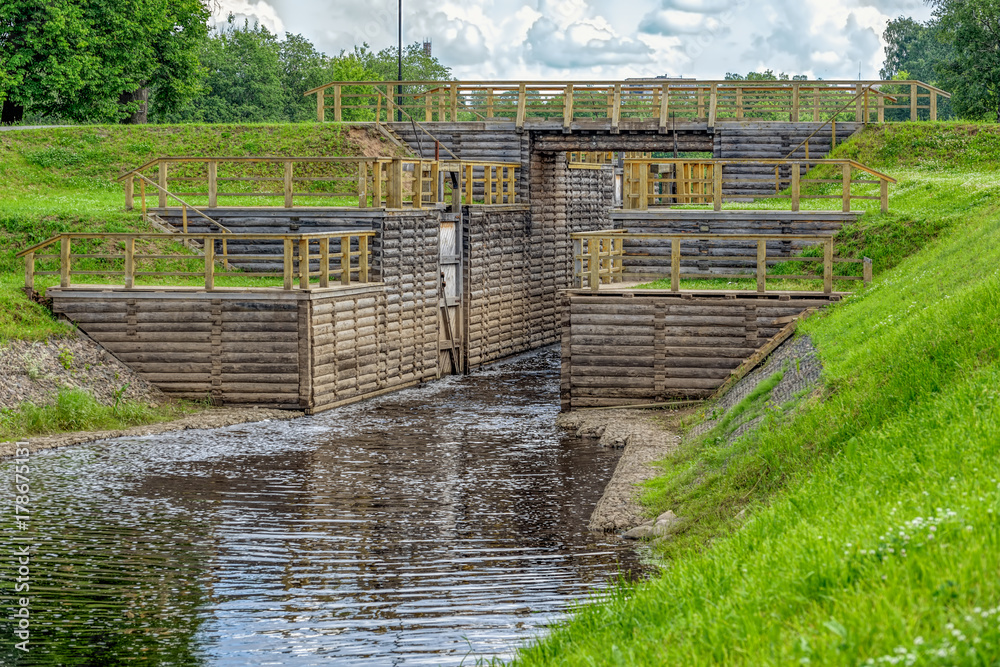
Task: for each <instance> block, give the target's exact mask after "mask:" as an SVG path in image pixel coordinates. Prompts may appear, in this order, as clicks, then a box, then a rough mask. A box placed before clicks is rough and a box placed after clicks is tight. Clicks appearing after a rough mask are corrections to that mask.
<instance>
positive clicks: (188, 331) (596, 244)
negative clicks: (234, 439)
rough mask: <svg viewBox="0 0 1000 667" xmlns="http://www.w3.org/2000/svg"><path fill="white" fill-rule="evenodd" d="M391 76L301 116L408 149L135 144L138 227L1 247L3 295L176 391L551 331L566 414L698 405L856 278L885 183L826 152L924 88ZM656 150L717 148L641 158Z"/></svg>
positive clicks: (906, 106) (385, 362)
mask: <svg viewBox="0 0 1000 667" xmlns="http://www.w3.org/2000/svg"><path fill="white" fill-rule="evenodd" d="M395 85H396V84H395V83H394V82H391V83H387V82H335V83H331V84H328V85H327V86H323V87H320V88H318V89H315V90H313V91H310V94H316V95H317V112H318V117H319V120H321V121H323V120H327V121H340V122H350V123H371V124H375V125H377V126H378V128H379V130H380V131H382V132H383V133H387V134H389V135H391V136H395V137H396V138H397V140H398V141H399V142H400V143H402V144H404V145H407V146H409V148H410V149H411V150H412V152H413V155H412V156H410V157H399V158H394V159H390V158H380V157H360V158H332V157H322V156H317V157H311V156H303V157H294V158H274V157H263V156H261V157H251V158H245V157H222V156H219V157H161V158H157V159H155V160H151V161H150V162H148V163H146V164H144V165H140V166H139V167H137V168H136V169H133V170H131V171H129V172H128V173H126V174H124V175H123V176H122V181H123V183H124V185H125V200H126V205H127V206H128V207H129V208H132V207H134V208H137V209H139V210H141V211H142V213H143V215H144V217H145V218H146V219H147V220H148V221H149V223H150V224H151V225H152V226H153V227H154V228H156V229H157V230H159V231H158V233H156V234H103V235H94V234H90V235H80V234H62V235H59V236H57V237H53V238H52V239H49V240H48V241H46V242H44V243H42V244H39V245H37V246H34V247H32V248H28V249H26V250H24V251H23V252H22V253H21V256H22V257H24V259H25V262H26V288H28V289H29V290H33V291H40V290H41V289H43V288H47V290H46V291H47V296H48V297H49V298H50V299H51V302H52V305H53V309H54V310H55V311H56V312H57V313H60V314H62V315H64V316H66V317H68V318H69V319H71V320H73V321H74V322H76V323H77V324H78V325H79V328H80V330H81V331H82V332H83V333H85V334H86V335H88V336H91V337H92V338H94V339H95V340H97V341H98V342H99V343H101V344H102V345H104V346H105V347H106V348H107V349H108V350H109V351H111V353H112V354H114V355H116V356H118V357H119V358H120V359H122V360H123V361H125V362H126V363H128V364H130V365H131V366H132V367H133V368H135V369H136V370H137V371H138V372H140V373H141V374H143V375H144V376H145V377H146V378H148V379H149V380H150V381H151V382H153V383H154V384H156V385H157V386H159V387H160V388H161V389H163V390H164V391H166V392H168V393H170V394H172V395H174V396H178V397H185V398H199V399H203V398H209V399H211V400H213V401H214V402H217V403H251V404H259V405H272V406H280V407H287V408H295V409H303V410H306V411H308V412H315V411H319V410H324V409H328V408H331V407H334V406H337V405H343V404H344V403H347V402H351V401H356V400H360V399H361V398H364V397H366V396H372V395H376V394H379V393H382V392H386V391H391V390H394V389H398V388H401V387H405V386H410V385H413V384H415V383H419V382H425V381H428V380H432V379H434V378H437V377H440V376H442V375H444V374H449V373H461V372H467V371H469V370H473V369H476V368H478V367H481V366H483V365H485V364H488V363H491V362H494V361H497V360H500V359H503V358H504V357H507V356H510V355H514V354H518V353H521V352H524V351H527V350H531V349H534V348H537V347H540V346H544V345H549V344H553V343H558V342H560V341H561V342H562V346H563V359H564V363H563V371H564V373H563V405H564V407H565V408H567V409H568V408H574V407H594V406H607V405H622V404H632V403H642V402H648V401H654V400H665V399H671V398H702V397H705V396H707V395H709V394H711V393H712V392H713V391H715V390H716V389H717V388H718V387H719V386H721V385H723V384H724V383H725V382H726V379H727V378H729V377H731V374H732V373H733V372H734V370H735V369H736V368H737V367H738V366H740V364H741V363H743V361H744V360H745V359H747V358H751V357H753V356H754V355H755V354H761V353H762V351H766V349H767V348H768V345H769V344H774V341H775V340H776V337H780V335H782V332H783V331H785V330H786V328H787V326H788V324H789V322H790V321H792V320H794V319H795V318H796V317H798V316H799V315H801V314H802V313H803V312H808V311H810V310H811V309H815V308H817V307H821V306H822V305H824V304H827V303H830V302H831V301H836V300H839V299H840V298H842V297H843V295H844V294H846V293H847V292H846V291H843V290H846V289H849V288H850V286H853V285H857V284H858V283H859V282H864V283H867V282H868V281H870V280H871V276H872V266H871V263H870V262H869V261H867V260H864V259H863V258H862V259H851V258H841V257H838V256H837V254H836V249H835V247H834V244H833V241H832V236H833V234H835V233H836V232H837V231H838V230H839V229H840V228H841V227H842V226H844V225H850V224H852V223H853V222H854V221H855V220H856V219H857V218H858V216H860V215H863V214H864V212H865V211H867V210H886V209H887V207H888V206H889V203H890V200H889V191H890V187H891V186H892V184H893V183H895V181H894V180H893V179H892V178H891V177H889V176H887V175H885V174H882V173H879V172H877V171H875V170H872V169H870V168H868V167H866V166H865V165H863V164H860V163H857V162H854V161H850V160H832V159H824V158H825V156H826V154H827V153H828V152H829V151H830V150H831V149H832V147H834V146H835V145H836V144H838V143H839V142H841V141H845V140H846V139H847V138H848V137H849V136H850V134H852V133H853V132H855V131H856V130H857V129H858V128H860V127H862V126H863V125H864V124H866V123H878V122H893V121H895V120H897V119H918V120H919V119H934V118H936V114H937V105H938V102H939V98H941V97H942V96H944V97H947V93H944V92H943V91H940V90H938V89H936V88H934V87H932V86H928V85H926V84H923V83H920V82H895V81H894V82H873V81H865V82H838V81H832V82H805V81H802V82H798V81H796V82H766V83H761V82H753V83H746V82H722V81H709V82H693V81H673V80H649V81H625V82H587V83H580V82H492V83H489V82H453V81H445V82H403V84H402V87H403V88H402V91H403V92H402V95H397V94H396V90H395ZM399 117H403V118H404V122H398V120H397V119H398V118H399ZM675 150H676V151H679V152H684V151H698V152H701V153H703V154H711V155H712V156H713V157H712V158H707V157H703V156H699V157H694V158H692V157H684V156H676V157H654V155H653V154H652V152H654V151H663V152H667V153H673V152H674V151H675ZM583 153H585V154H586V155H582V154H583ZM571 154H572V155H571ZM657 280H662V281H663V283H662V288H661V289H641V290H637V289H634V287H635V284H636V283H638V282H643V281H645V282H650V281H657ZM838 290H841V291H838Z"/></svg>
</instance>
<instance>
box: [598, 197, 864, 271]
mask: <svg viewBox="0 0 1000 667" xmlns="http://www.w3.org/2000/svg"><path fill="white" fill-rule="evenodd" d="M859 216H860V214H859V213H836V212H826V211H799V212H792V211H691V210H671V209H658V210H656V211H614V212H612V214H611V221H612V224H613V226H614V228H615V229H622V230H625V231H627V232H632V233H636V234H690V235H695V234H699V233H701V234H743V235H754V234H768V235H770V234H773V235H775V236H776V237H780V236H781V235H786V234H807V235H833V234H836V233H837V232H838V231H840V229H841V228H842V227H843V226H844V225H849V224H853V223H854V222H856V221H857V219H858V217H859ZM808 245H809V243H808V242H806V241H802V240H785V241H783V240H780V239H776V240H775V241H773V242H772V241H769V242H768V243H767V253H768V256H769V257H772V256H774V257H792V256H794V255H797V254H798V253H799V252H801V251H802V250H803V249H804V248H805V247H807V246H808ZM624 248H625V253H626V254H625V257H624V259H623V260H622V265H623V266H624V268H625V271H632V272H647V273H663V274H664V275H665V276H666V275H668V274H669V270H670V241H669V240H667V239H628V240H627V241H625V243H624ZM681 253H682V254H683V255H684V256H685V257H684V258H683V259H682V260H681V268H682V271H683V272H684V273H690V274H699V273H702V274H720V275H726V274H732V273H746V271H747V270H750V269H752V268H753V267H755V266H756V261H757V243H756V241H711V242H709V241H705V240H698V239H692V240H690V241H683V242H682V243H681ZM691 255H694V256H695V257H691ZM714 257H746V258H747V259H746V261H743V260H716V259H713V258H714Z"/></svg>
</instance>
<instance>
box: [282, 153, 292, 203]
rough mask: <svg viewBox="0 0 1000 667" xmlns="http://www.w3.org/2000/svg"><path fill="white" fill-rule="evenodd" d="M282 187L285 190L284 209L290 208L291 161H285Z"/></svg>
mask: <svg viewBox="0 0 1000 667" xmlns="http://www.w3.org/2000/svg"><path fill="white" fill-rule="evenodd" d="M282 185H283V186H284V189H285V208H292V161H291V160H285V173H284V179H283V182H282Z"/></svg>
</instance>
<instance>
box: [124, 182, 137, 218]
mask: <svg viewBox="0 0 1000 667" xmlns="http://www.w3.org/2000/svg"><path fill="white" fill-rule="evenodd" d="M134 208H135V176H133V175H132V174H129V177H128V178H126V179H125V210H126V211H131V210H132V209H134Z"/></svg>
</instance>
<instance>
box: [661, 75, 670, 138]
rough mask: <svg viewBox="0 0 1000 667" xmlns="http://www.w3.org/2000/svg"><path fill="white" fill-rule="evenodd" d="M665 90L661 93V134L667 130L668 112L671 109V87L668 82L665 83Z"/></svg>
mask: <svg viewBox="0 0 1000 667" xmlns="http://www.w3.org/2000/svg"><path fill="white" fill-rule="evenodd" d="M662 88H663V92H662V94H661V95H660V126H659V128H660V134H666V132H667V112H668V111H669V109H668V107H669V104H670V102H669V98H670V88H669V86H668V84H663V86H662Z"/></svg>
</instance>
